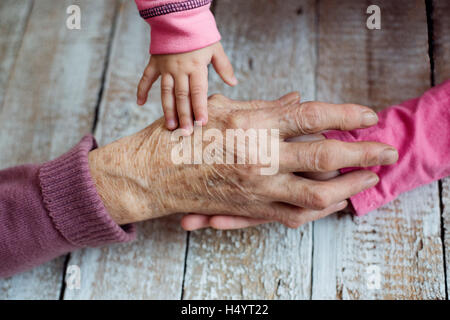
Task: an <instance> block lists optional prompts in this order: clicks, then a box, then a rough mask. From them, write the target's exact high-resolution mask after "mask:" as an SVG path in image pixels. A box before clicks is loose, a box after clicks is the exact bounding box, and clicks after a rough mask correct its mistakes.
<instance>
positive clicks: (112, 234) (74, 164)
mask: <svg viewBox="0 0 450 320" xmlns="http://www.w3.org/2000/svg"><path fill="white" fill-rule="evenodd" d="M94 148H96V144H95V141H94V138H93V137H92V136H86V137H84V138H83V140H81V142H80V143H79V144H78V145H77V146H75V147H74V148H73V149H72V150H70V151H69V152H68V153H66V154H64V155H62V156H61V157H59V158H57V159H56V160H53V161H50V162H47V163H45V164H43V165H23V166H19V167H15V168H10V169H5V170H1V171H0V278H3V277H8V276H11V275H13V274H16V273H18V272H22V271H25V270H28V269H31V268H33V267H35V266H37V265H39V264H42V263H44V262H46V261H49V260H51V259H53V258H55V257H58V256H60V255H62V254H64V253H67V252H70V251H72V250H75V249H78V248H82V247H91V246H100V245H105V244H108V243H114V242H124V241H129V240H132V239H133V238H134V236H135V234H134V233H135V232H134V227H133V226H132V225H126V226H122V227H120V226H119V225H117V224H116V223H115V222H114V221H113V220H112V219H111V217H110V216H109V214H108V212H107V211H106V209H105V207H104V206H103V203H102V200H101V199H100V197H99V195H98V194H97V191H96V189H95V185H94V182H93V180H92V178H91V176H90V170H89V164H88V153H89V151H91V150H92V149H94Z"/></svg>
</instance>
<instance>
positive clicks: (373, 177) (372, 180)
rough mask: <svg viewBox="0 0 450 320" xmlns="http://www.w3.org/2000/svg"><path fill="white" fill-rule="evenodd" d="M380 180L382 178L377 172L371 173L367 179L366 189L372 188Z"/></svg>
mask: <svg viewBox="0 0 450 320" xmlns="http://www.w3.org/2000/svg"><path fill="white" fill-rule="evenodd" d="M378 181H380V178H378V176H377V175H376V174H371V175H370V176H369V177H368V178H367V180H366V189H367V188H371V187H373V186H374V185H376V184H377V183H378Z"/></svg>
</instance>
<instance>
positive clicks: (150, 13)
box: [139, 0, 212, 20]
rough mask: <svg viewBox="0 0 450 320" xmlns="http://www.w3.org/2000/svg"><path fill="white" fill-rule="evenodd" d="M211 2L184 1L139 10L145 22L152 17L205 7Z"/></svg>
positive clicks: (202, 0)
mask: <svg viewBox="0 0 450 320" xmlns="http://www.w3.org/2000/svg"><path fill="white" fill-rule="evenodd" d="M211 1H212V0H186V1H180V2H173V3H165V4H163V5H160V6H157V7H152V8H147V9H142V10H139V14H140V15H141V17H142V18H143V19H144V20H146V19H150V18H153V17H158V16H162V15H165V14H170V13H174V12H180V11H187V10H192V9H196V8H199V7H203V6H206V5H208V4H210V3H211Z"/></svg>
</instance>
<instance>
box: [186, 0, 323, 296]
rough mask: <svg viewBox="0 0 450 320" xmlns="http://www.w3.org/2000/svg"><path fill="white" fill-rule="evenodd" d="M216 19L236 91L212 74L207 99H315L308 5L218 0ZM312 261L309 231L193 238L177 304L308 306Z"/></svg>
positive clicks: (291, 0)
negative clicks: (292, 95)
mask: <svg viewBox="0 0 450 320" xmlns="http://www.w3.org/2000/svg"><path fill="white" fill-rule="evenodd" d="M215 14H216V19H217V23H218V25H219V29H220V30H221V32H222V36H223V40H222V43H223V45H224V47H225V50H226V52H227V53H228V55H229V58H230V59H231V61H232V63H233V64H234V67H235V71H236V75H237V78H238V79H239V81H240V83H239V85H238V86H237V87H236V88H233V89H229V88H226V87H225V85H223V84H222V82H221V80H220V79H219V78H218V77H217V75H215V74H214V75H213V76H211V81H210V88H211V90H210V91H211V92H219V93H223V94H225V95H227V96H229V97H231V98H236V99H274V98H278V97H279V96H280V95H282V94H284V93H287V92H289V91H294V90H298V91H300V92H301V93H302V95H303V99H306V100H311V99H313V98H314V89H315V85H314V84H315V81H314V70H315V66H316V63H315V62H316V51H315V48H316V46H315V16H316V15H315V5H314V1H309V0H302V1H298V0H288V1H282V3H280V2H276V1H261V0H247V1H231V0H220V1H218V2H217V3H216V7H215ZM311 256H312V225H311V224H308V225H305V226H303V227H302V228H300V229H299V230H292V229H287V228H285V227H283V226H281V225H277V224H270V225H266V226H261V227H258V228H251V229H248V230H241V231H227V232H221V231H213V230H203V231H197V232H192V233H191V234H190V240H189V250H188V259H187V265H186V279H185V287H184V298H186V299H305V298H306V299H307V298H309V297H310V293H311Z"/></svg>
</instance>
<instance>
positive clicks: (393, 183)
mask: <svg viewBox="0 0 450 320" xmlns="http://www.w3.org/2000/svg"><path fill="white" fill-rule="evenodd" d="M378 118H379V122H378V124H377V125H376V126H374V127H371V128H368V129H358V130H353V131H348V132H345V131H329V132H326V133H324V135H325V136H326V137H327V138H328V139H338V140H343V141H347V142H354V141H378V142H383V143H386V144H389V145H392V146H394V147H395V148H397V150H398V152H399V160H398V162H397V163H396V164H393V165H390V166H377V167H371V168H369V169H370V170H372V171H374V172H375V173H377V174H378V176H379V177H380V182H379V183H378V184H377V185H376V186H375V187H373V188H370V189H367V190H365V191H363V192H361V193H358V194H357V195H355V196H353V197H351V198H350V201H351V203H352V205H353V207H354V209H355V211H356V214H357V215H364V214H366V213H368V212H370V211H372V210H375V209H377V208H379V207H381V206H382V205H384V204H387V203H388V202H390V201H392V200H394V199H395V198H396V197H397V196H399V195H400V194H401V193H403V192H406V191H409V190H412V189H414V188H417V187H419V186H421V185H424V184H427V183H431V182H432V181H436V180H438V179H441V178H443V177H445V176H448V175H450V139H449V137H450V80H449V81H446V82H444V83H443V84H441V85H439V86H436V87H434V88H432V89H430V90H428V91H427V92H426V93H425V94H424V95H422V96H421V97H420V98H416V99H412V100H408V101H405V102H403V103H401V104H399V105H395V106H391V107H389V108H387V109H385V110H383V111H381V112H379V113H378ZM356 169H358V168H346V169H343V170H341V172H342V173H345V172H348V171H352V170H356Z"/></svg>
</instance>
